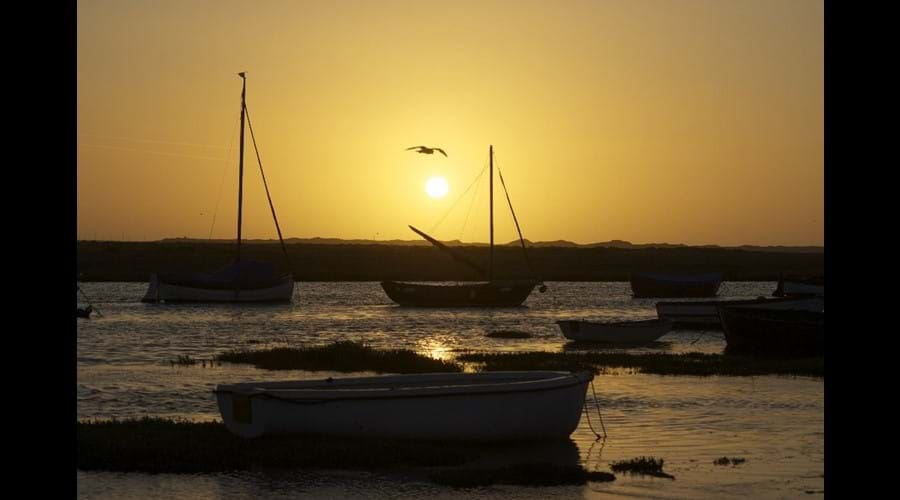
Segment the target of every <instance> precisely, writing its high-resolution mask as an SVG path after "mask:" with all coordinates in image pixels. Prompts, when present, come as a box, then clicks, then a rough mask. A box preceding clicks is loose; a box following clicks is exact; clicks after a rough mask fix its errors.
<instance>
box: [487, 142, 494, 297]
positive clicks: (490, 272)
mask: <svg viewBox="0 0 900 500" xmlns="http://www.w3.org/2000/svg"><path fill="white" fill-rule="evenodd" d="M490 156H491V160H490V163H491V171H490V173H491V176H490V178H491V189H490V193H491V196H490V199H491V202H490V203H491V259H490V264H489V267H488V278H489V279H490V280H491V281H494V145H493V144H491V147H490Z"/></svg>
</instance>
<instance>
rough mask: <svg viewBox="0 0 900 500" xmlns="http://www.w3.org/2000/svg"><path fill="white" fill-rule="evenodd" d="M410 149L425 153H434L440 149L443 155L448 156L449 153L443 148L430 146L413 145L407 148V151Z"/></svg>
mask: <svg viewBox="0 0 900 500" xmlns="http://www.w3.org/2000/svg"><path fill="white" fill-rule="evenodd" d="M410 149H415V150H416V153H424V154H426V155H433V154H434V152H435V151H440V152H441V154H442V155H444V156H447V153H445V152H444V150H443V149H441V148H429V147H428V146H413V147H411V148H406V150H407V151H409V150H410Z"/></svg>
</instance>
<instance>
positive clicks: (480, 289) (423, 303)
mask: <svg viewBox="0 0 900 500" xmlns="http://www.w3.org/2000/svg"><path fill="white" fill-rule="evenodd" d="M489 153H490V177H489V178H490V228H491V229H490V231H491V238H490V260H489V263H488V268H487V269H485V268H484V267H482V266H480V265H478V264H476V263H475V262H472V261H471V260H469V259H468V258H466V257H465V256H464V255H462V254H461V253H459V252H457V251H456V250H454V249H452V248H450V247H448V246H447V245H444V244H443V243H441V242H440V241H438V240H436V239H434V238H432V237H431V236H429V235H427V234H425V233H424V232H422V231H420V230H418V229H416V228H415V227H413V226H409V228H410V229H412V230H413V231H414V232H415V233H417V234H418V235H419V236H421V237H423V238H425V239H426V240H427V241H428V242H429V243H431V244H432V245H434V246H436V247H437V248H439V249H440V250H443V251H444V252H447V253H448V254H450V256H451V257H453V258H454V259H456V260H457V261H459V262H462V263H463V264H465V265H467V266H469V267H470V268H472V269H474V270H475V271H476V272H477V273H478V274H479V275H480V276H481V277H483V278H485V281H483V282H475V283H454V284H446V285H439V284H424V283H406V282H398V281H382V282H381V287H382V288H383V289H384V292H385V293H386V294H387V296H388V297H390V299H391V300H393V301H394V302H396V303H397V304H400V305H401V306H418V307H515V306H520V305H522V302H525V299H527V298H528V296H529V295H530V294H531V291H532V290H533V289H534V287H535V286H537V285H541V287H540V289H539V290H540V291H541V292H542V293H543V292H544V291H546V290H547V287H546V285H544V284H543V282H541V281H540V280H538V279H522V280H497V279H495V278H494V146H493V145H492V146H490V150H489ZM500 182H501V183H503V189H504V191H505V190H506V183H505V182H503V173H502V172H501V173H500ZM506 200H507V202H509V193H506ZM509 209H510V211H511V212H512V216H513V221H515V223H516V230H517V231H518V232H519V241H520V242H521V243H522V251H523V252H525V261H526V263H527V264H528V267H529V268H531V262H530V261H529V260H528V250H527V248H526V247H525V240H524V238H522V230H521V229H520V228H519V221H518V220H517V219H516V213H515V211H513V209H512V202H510V203H509Z"/></svg>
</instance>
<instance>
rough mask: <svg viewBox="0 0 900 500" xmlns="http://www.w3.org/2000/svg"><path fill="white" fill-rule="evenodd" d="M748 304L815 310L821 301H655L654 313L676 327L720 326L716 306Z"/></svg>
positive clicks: (788, 298)
mask: <svg viewBox="0 0 900 500" xmlns="http://www.w3.org/2000/svg"><path fill="white" fill-rule="evenodd" d="M748 304H749V305H754V304H755V305H764V306H766V307H776V308H785V309H808V310H817V309H818V308H819V307H820V306H821V303H820V302H818V301H816V300H806V299H800V300H798V298H795V297H786V298H777V299H771V298H766V297H758V298H756V299H742V300H703V301H678V302H657V303H656V314H657V316H659V318H660V319H666V320H669V321H671V322H672V323H674V325H675V326H676V327H678V328H721V327H722V322H721V320H720V319H719V310H718V308H717V306H719V305H726V306H727V305H748ZM776 304H777V305H776Z"/></svg>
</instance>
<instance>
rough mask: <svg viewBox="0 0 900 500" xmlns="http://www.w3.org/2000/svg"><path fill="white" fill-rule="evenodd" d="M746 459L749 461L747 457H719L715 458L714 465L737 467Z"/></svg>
mask: <svg viewBox="0 0 900 500" xmlns="http://www.w3.org/2000/svg"><path fill="white" fill-rule="evenodd" d="M746 461H747V459H746V458H741V457H732V458H728V457H722V458H717V459H715V460H713V464H714V465H731V466H732V467H737V466H738V465H740V464H742V463H744V462H746Z"/></svg>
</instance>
